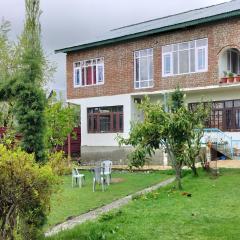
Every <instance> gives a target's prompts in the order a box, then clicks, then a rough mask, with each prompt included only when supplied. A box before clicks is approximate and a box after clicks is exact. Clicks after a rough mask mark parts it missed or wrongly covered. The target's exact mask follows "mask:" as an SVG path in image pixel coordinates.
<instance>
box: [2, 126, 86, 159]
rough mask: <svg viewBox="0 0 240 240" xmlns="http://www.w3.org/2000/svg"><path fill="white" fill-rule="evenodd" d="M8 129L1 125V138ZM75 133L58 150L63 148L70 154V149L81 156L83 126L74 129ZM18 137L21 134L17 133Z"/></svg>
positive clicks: (72, 153)
mask: <svg viewBox="0 0 240 240" xmlns="http://www.w3.org/2000/svg"><path fill="white" fill-rule="evenodd" d="M6 131H7V128H5V127H0V138H2V136H3V134H4V133H5V132H6ZM73 132H74V133H75V134H73V135H74V136H75V137H70V138H69V139H68V138H67V139H66V141H65V143H64V146H63V147H59V148H58V150H63V151H64V152H65V154H68V151H70V153H71V156H72V157H80V156H81V128H80V127H75V128H74V129H73ZM16 138H18V139H20V138H21V135H20V134H17V135H16Z"/></svg>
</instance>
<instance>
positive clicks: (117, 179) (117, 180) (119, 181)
mask: <svg viewBox="0 0 240 240" xmlns="http://www.w3.org/2000/svg"><path fill="white" fill-rule="evenodd" d="M124 181H125V180H124V179H123V178H112V179H111V183H121V182H124Z"/></svg>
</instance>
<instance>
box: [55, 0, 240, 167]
mask: <svg viewBox="0 0 240 240" xmlns="http://www.w3.org/2000/svg"><path fill="white" fill-rule="evenodd" d="M239 36H240V1H239V0H235V1H231V2H227V3H223V4H219V5H214V6H210V7H206V8H201V9H196V10H192V11H188V12H184V13H180V14H176V15H172V16H168V17H164V18H159V19H154V20H151V21H147V22H143V23H138V24H133V25H130V26H125V27H122V28H118V29H113V30H111V31H109V32H108V33H107V34H105V35H104V36H102V37H101V38H98V39H96V40H93V41H90V42H85V43H81V44H79V45H77V46H72V47H67V48H64V49H59V50H56V52H63V53H66V54H67V55H66V57H67V99H68V101H69V102H71V103H74V104H78V105H81V121H82V123H81V126H82V130H81V135H82V158H83V159H84V160H94V159H98V160H99V159H101V158H103V159H104V158H109V159H112V160H116V161H117V160H118V161H119V159H120V163H121V161H122V162H124V160H125V158H126V153H127V152H128V151H129V148H127V147H126V148H119V147H118V143H117V141H116V140H115V137H116V134H117V133H120V134H122V135H123V136H127V135H128V133H129V130H130V122H131V121H136V120H138V119H141V117H142V115H141V113H139V112H138V111H137V109H136V102H138V101H140V100H141V98H143V96H144V95H148V96H149V97H150V98H151V99H152V100H153V101H155V100H160V101H162V102H163V103H164V101H166V99H167V95H168V94H169V93H170V92H172V91H173V90H174V88H175V87H176V86H180V87H181V89H182V90H183V91H184V92H185V93H186V100H187V103H188V104H190V106H193V105H194V103H198V102H200V101H201V100H202V99H203V100H204V101H206V102H212V112H211V116H210V121H209V126H208V127H210V128H215V129H219V130H220V131H222V132H225V134H227V135H228V136H229V138H231V139H233V141H234V140H238V139H240V133H239V130H240V77H238V76H239V74H240V37H239ZM236 143H237V141H236ZM231 144H232V143H231ZM159 154H160V155H161V153H160V152H159ZM159 154H158V156H156V157H155V161H158V162H159V159H161V157H160V158H159ZM159 163H160V162H159Z"/></svg>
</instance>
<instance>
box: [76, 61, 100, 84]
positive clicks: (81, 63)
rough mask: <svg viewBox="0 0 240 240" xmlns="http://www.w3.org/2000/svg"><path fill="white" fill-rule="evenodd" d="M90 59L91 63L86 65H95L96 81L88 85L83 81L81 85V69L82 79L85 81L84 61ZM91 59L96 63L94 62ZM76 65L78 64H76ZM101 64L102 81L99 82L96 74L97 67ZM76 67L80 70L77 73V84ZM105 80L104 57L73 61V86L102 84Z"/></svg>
mask: <svg viewBox="0 0 240 240" xmlns="http://www.w3.org/2000/svg"><path fill="white" fill-rule="evenodd" d="M98 60H100V61H101V63H97V61H98ZM89 61H91V64H90V65H88V66H96V83H92V84H90V85H86V82H84V85H82V70H83V71H84V75H85V77H84V81H86V67H87V66H86V63H87V62H89ZM93 61H95V62H96V63H95V64H94V63H93ZM77 65H78V66H77ZM99 66H101V67H102V69H103V80H102V82H99V75H98V67H99ZM76 69H79V70H80V75H79V80H80V81H79V84H76V81H75V80H76V71H75V70H76ZM92 79H93V71H92ZM104 82H105V72H104V58H103V57H99V58H93V59H89V60H82V61H78V62H74V63H73V86H74V88H79V87H91V86H96V85H103V84H104Z"/></svg>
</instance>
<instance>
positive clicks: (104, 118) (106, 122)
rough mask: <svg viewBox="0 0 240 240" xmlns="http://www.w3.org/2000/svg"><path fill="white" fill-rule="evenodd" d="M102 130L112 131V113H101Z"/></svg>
mask: <svg viewBox="0 0 240 240" xmlns="http://www.w3.org/2000/svg"><path fill="white" fill-rule="evenodd" d="M99 118H100V132H109V131H110V123H111V121H110V115H100V116H99Z"/></svg>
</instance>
